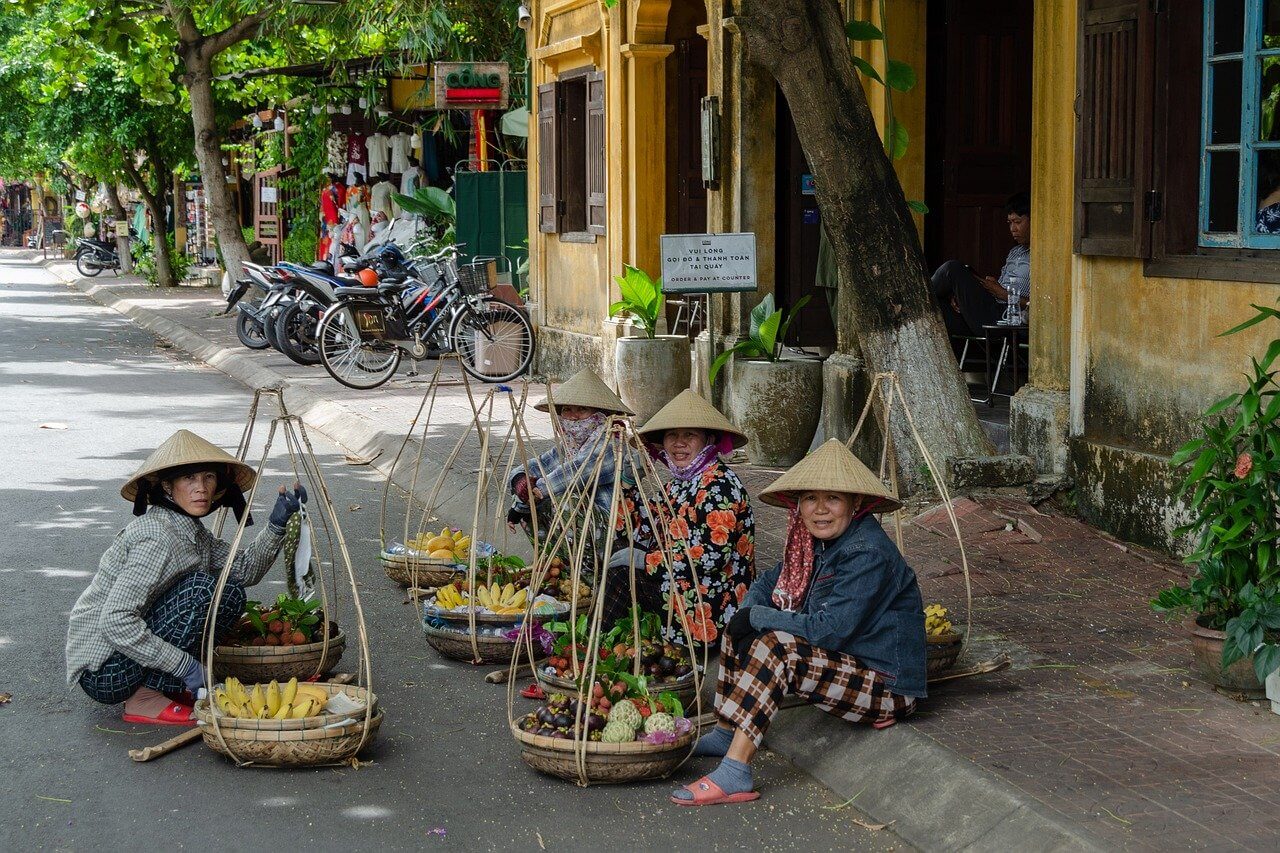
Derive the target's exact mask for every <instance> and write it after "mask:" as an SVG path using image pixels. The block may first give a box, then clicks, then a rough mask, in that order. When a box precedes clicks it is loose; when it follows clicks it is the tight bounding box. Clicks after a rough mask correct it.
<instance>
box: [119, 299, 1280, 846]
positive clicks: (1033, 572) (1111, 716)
mask: <svg viewBox="0 0 1280 853" xmlns="http://www.w3.org/2000/svg"><path fill="white" fill-rule="evenodd" d="M102 283H103V284H107V285H109V286H110V287H111V288H112V289H113V291H115V292H117V293H119V294H121V295H125V296H127V297H128V298H129V299H131V300H133V301H134V302H135V303H136V304H138V305H141V306H143V307H146V308H148V309H150V310H154V311H156V312H158V313H162V314H163V315H165V316H167V317H169V318H170V319H172V320H174V321H175V322H179V323H182V324H183V325H185V326H187V327H189V328H191V329H193V330H196V331H198V332H200V333H202V334H204V335H206V336H207V337H208V338H209V339H210V340H214V341H216V342H219V343H221V344H225V345H226V346H228V347H238V346H239V345H238V343H237V342H236V341H235V338H234V333H233V330H232V328H231V324H230V320H229V319H228V318H220V317H215V316H214V314H215V311H216V308H217V307H218V306H219V304H220V302H221V298H220V295H219V294H218V292H217V291H216V289H209V288H190V287H183V288H179V289H175V290H171V291H158V290H155V289H152V288H146V287H142V286H140V285H136V284H131V283H129V282H128V280H120V281H118V282H116V281H111V280H107V281H104V282H102ZM255 357H257V358H261V359H262V361H263V364H265V365H266V366H269V367H271V368H272V369H274V370H276V371H278V372H279V373H281V374H283V375H285V376H287V377H288V378H289V380H290V381H291V382H298V383H302V384H305V385H307V386H309V387H311V388H312V389H313V390H315V391H317V392H319V393H324V394H325V395H326V397H328V398H329V399H331V400H333V401H334V402H335V404H337V405H339V406H341V407H343V408H345V409H347V410H348V411H351V412H354V413H358V414H360V415H361V416H363V417H366V418H370V419H373V420H376V421H378V422H379V423H381V424H383V425H384V426H385V428H386V429H388V430H392V429H399V430H403V429H406V428H407V427H408V424H409V421H410V419H411V418H412V416H413V413H414V411H415V409H416V408H417V405H418V403H419V402H420V401H421V398H422V394H423V392H424V390H425V387H426V384H427V382H428V380H429V379H430V373H429V372H428V373H424V374H423V375H422V376H419V377H416V378H415V377H406V376H399V377H397V378H396V379H394V380H393V381H392V382H390V383H388V385H386V386H384V387H383V388H381V389H378V390H377V391H375V392H358V391H353V390H351V389H346V388H343V387H342V386H339V385H338V384H337V383H336V382H333V381H332V380H330V379H329V377H328V376H327V375H326V374H325V373H324V372H323V370H322V369H321V368H319V367H315V368H308V367H302V366H299V365H295V364H293V363H292V362H290V361H288V360H287V359H286V358H285V357H284V356H282V355H280V354H278V353H276V352H274V351H264V352H261V353H258V354H256V356H255ZM427 369H429V370H430V369H433V366H431V365H430V363H428V365H427ZM533 393H536V391H535V392H531V394H533ZM538 396H540V395H538ZM469 413H470V408H469V404H468V403H467V401H466V397H465V392H464V391H463V389H462V387H461V386H460V385H458V384H454V385H451V386H448V387H446V388H444V389H442V391H441V400H440V404H439V408H438V409H437V413H436V416H435V418H434V419H433V430H432V436H433V437H435V438H438V439H441V441H437V442H434V443H435V444H449V445H451V444H452V442H451V441H450V440H449V439H451V438H453V437H454V436H456V435H458V434H459V432H460V431H461V430H463V429H465V423H466V421H467V419H468V417H469ZM529 425H530V428H531V429H532V430H533V431H534V433H535V434H536V435H538V436H540V437H543V438H545V437H546V436H547V435H548V425H547V423H546V421H545V419H543V418H541V417H536V418H531V419H530V424H529ZM735 468H736V470H737V471H738V472H739V474H740V475H741V476H742V478H743V480H744V481H745V483H746V484H747V486H748V488H749V490H750V491H751V492H752V493H758V492H759V491H760V489H762V488H763V487H764V486H766V485H768V484H769V483H770V482H772V480H773V479H774V478H775V477H776V476H777V475H778V474H779V473H780V472H779V471H769V470H765V469H760V468H754V467H752V466H749V465H746V464H737V465H735ZM940 509H941V508H940V507H939V508H934V509H933V510H931V511H928V510H927V511H925V512H924V513H922V514H920V515H917V516H916V517H915V518H914V519H912V520H910V521H908V522H907V523H906V524H905V525H904V537H905V551H906V554H907V558H908V560H909V562H910V563H911V564H912V565H913V567H914V568H915V569H916V571H917V574H918V575H919V577H920V581H921V586H922V588H923V590H924V595H925V599H926V602H932V601H940V602H942V603H944V604H945V605H947V607H949V608H950V609H951V610H952V613H953V616H954V617H955V618H956V619H957V621H962V620H963V616H962V614H963V608H964V592H963V580H962V577H961V572H960V563H959V554H958V551H957V548H956V545H955V542H954V540H953V539H952V538H951V535H950V527H949V524H948V523H947V520H946V517H945V514H943V513H942V512H941V511H940ZM956 510H957V514H958V515H959V516H960V522H961V525H962V529H963V531H964V534H965V540H966V547H967V552H968V556H969V562H970V569H971V577H972V581H973V593H974V599H973V633H972V651H971V652H967V653H966V657H965V659H969V658H974V659H980V658H982V657H985V656H986V655H988V654H990V653H991V652H993V651H1004V652H1007V653H1009V654H1010V655H1011V656H1012V657H1013V658H1014V660H1015V665H1014V667H1013V668H1012V669H1011V670H1008V671H1006V672H1003V673H999V674H996V675H988V676H984V677H980V678H974V679H969V680H964V681H959V682H955V683H952V684H948V685H941V686H938V687H937V688H936V689H935V690H934V693H933V695H932V696H931V698H930V699H929V700H928V701H927V702H926V703H925V704H924V705H923V706H922V709H921V710H920V712H919V713H917V714H916V716H915V717H914V718H913V719H912V720H911V721H910V722H909V723H908V725H911V726H913V727H914V728H915V729H916V730H917V731H918V732H921V733H923V734H925V735H926V736H928V737H930V738H932V739H934V740H935V741H936V742H938V743H939V744H942V745H944V746H945V747H947V748H949V749H951V750H952V751H954V752H955V753H958V754H959V755H961V756H963V757H964V758H966V759H968V760H970V761H972V762H974V763H975V764H976V765H978V766H979V767H981V768H983V769H985V770H986V771H988V772H990V773H993V774H995V775H997V776H999V777H1001V778H1003V779H1004V780H1006V781H1007V782H1009V783H1010V784H1012V785H1014V786H1015V787H1017V788H1018V789H1020V790H1022V791H1024V792H1025V793H1027V794H1028V795H1030V796H1032V797H1034V798H1035V799H1036V800H1038V801H1040V802H1041V803H1042V804H1044V806H1046V807H1047V808H1048V809H1049V810H1050V811H1051V812H1052V813H1054V814H1055V815H1056V816H1058V817H1060V818H1061V819H1062V820H1064V821H1066V822H1070V823H1074V824H1077V825H1080V826H1083V827H1084V828H1085V829H1087V830H1088V831H1090V832H1092V833H1094V834H1095V835H1096V836H1097V837H1099V838H1101V839H1103V840H1104V841H1105V842H1106V843H1107V844H1109V845H1114V846H1116V847H1125V848H1132V849H1155V848H1158V847H1169V846H1177V847H1203V848H1211V849H1215V848H1227V847H1244V848H1248V849H1271V848H1274V847H1275V846H1276V845H1275V839H1276V838H1277V837H1280V808H1277V806H1280V762H1276V761H1274V759H1276V758H1277V755H1280V718H1277V717H1275V716H1274V715H1272V714H1271V713H1270V711H1269V709H1268V708H1267V707H1266V703H1265V702H1259V703H1248V702H1244V703H1242V702H1236V701H1234V700H1232V699H1229V698H1226V697H1224V696H1220V695H1218V694H1216V693H1214V692H1213V691H1212V690H1211V688H1210V687H1209V686H1208V685H1207V684H1206V683H1205V682H1203V681H1201V680H1200V679H1198V678H1197V677H1195V676H1194V675H1192V674H1191V673H1190V672H1189V671H1188V665H1189V660H1190V651H1189V645H1188V642H1187V639H1186V637H1185V634H1184V633H1183V632H1182V630H1181V629H1180V628H1179V626H1177V625H1176V624H1170V623H1168V622H1165V621H1162V620H1160V619H1158V618H1157V617H1156V616H1155V615H1154V614H1153V613H1152V612H1151V610H1150V608H1149V607H1148V606H1147V602H1148V601H1149V600H1150V599H1151V597H1152V596H1154V595H1155V593H1156V592H1157V591H1158V590H1159V589H1161V588H1162V587H1163V586H1165V585H1167V584H1168V583H1169V582H1171V581H1173V580H1176V579H1177V578H1178V577H1179V576H1180V574H1181V573H1182V568H1181V567H1180V566H1179V565H1177V564H1176V563H1173V562H1170V561H1168V560H1166V559H1163V558H1161V557H1160V556H1158V555H1153V554H1151V553H1148V552H1145V551H1142V550H1141V549H1138V548H1136V547H1131V546H1127V545H1124V544H1122V543H1119V542H1116V541H1114V540H1112V539H1110V538H1108V537H1106V536H1105V535H1103V534H1101V533H1099V532H1098V531H1095V530H1093V529H1092V528H1090V527H1088V526H1086V525H1084V524H1083V523H1081V522H1079V521H1077V520H1075V519H1074V518H1070V517H1067V516H1064V515H1063V514H1061V513H1059V512H1057V511H1054V510H1051V509H1036V508H1034V507H1032V506H1030V505H1029V504H1028V503H1027V502H1026V501H1025V500H1019V499H1018V498H1016V497H1010V496H1003V495H1001V496H989V495H988V496H981V497H978V498H976V499H975V498H958V499H957V501H956ZM756 513H757V516H756V517H757V525H758V538H759V544H758V547H759V554H760V564H761V565H768V564H771V563H772V561H774V560H776V559H777V557H778V555H779V554H780V553H781V549H782V535H783V532H784V524H785V516H784V514H783V512H782V511H781V510H777V509H774V508H771V507H768V506H766V505H763V504H760V503H758V502H757V506H756ZM963 660H964V659H962V662H963Z"/></svg>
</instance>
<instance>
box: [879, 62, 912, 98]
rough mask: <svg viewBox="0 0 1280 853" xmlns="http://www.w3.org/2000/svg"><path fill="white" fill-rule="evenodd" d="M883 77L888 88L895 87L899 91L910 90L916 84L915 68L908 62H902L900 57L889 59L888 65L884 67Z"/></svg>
mask: <svg viewBox="0 0 1280 853" xmlns="http://www.w3.org/2000/svg"><path fill="white" fill-rule="evenodd" d="M884 79H885V83H887V84H888V86H889V88H890V89H896V90H898V91H899V92H910V91H911V90H912V89H913V88H915V85H916V70H915V69H914V68H912V67H911V65H910V63H907V62H903V61H902V60H900V59H890V60H889V65H888V67H887V68H886V69H885V75H884Z"/></svg>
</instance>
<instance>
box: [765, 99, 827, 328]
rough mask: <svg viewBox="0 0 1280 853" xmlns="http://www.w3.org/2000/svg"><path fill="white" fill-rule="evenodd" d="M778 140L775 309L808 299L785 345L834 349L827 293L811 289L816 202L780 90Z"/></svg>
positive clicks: (815, 254) (816, 235)
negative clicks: (809, 297) (807, 297)
mask: <svg viewBox="0 0 1280 853" xmlns="http://www.w3.org/2000/svg"><path fill="white" fill-rule="evenodd" d="M777 137H778V160H777V171H776V175H777V238H776V239H777V245H776V247H775V248H774V269H775V271H776V281H775V284H774V296H773V298H774V299H775V300H776V301H777V304H778V307H780V308H787V309H790V307H791V306H792V305H795V304H796V302H798V301H799V300H800V299H802V298H803V297H805V296H811V297H812V298H811V299H810V300H809V303H808V304H807V305H806V306H805V307H804V308H803V309H802V310H801V311H800V313H799V315H797V317H796V319H795V320H794V321H793V322H792V324H791V328H790V329H789V330H788V334H787V341H786V343H788V344H793V345H796V346H802V347H831V346H835V343H836V329H835V325H834V324H833V323H832V321H831V309H830V308H829V307H828V305H827V294H826V289H825V288H821V287H816V286H815V284H814V277H815V276H816V274H817V271H818V241H819V239H820V238H821V235H822V230H821V229H822V219H821V215H820V213H819V212H818V199H817V197H816V196H815V195H813V194H812V187H811V182H810V181H809V179H808V175H809V164H808V162H807V161H806V160H805V156H804V149H803V148H801V147H800V137H799V136H797V135H796V126H795V122H794V121H793V120H792V118H791V109H790V107H788V106H787V99H786V97H784V96H783V94H782V90H781V89H779V90H778V123H777Z"/></svg>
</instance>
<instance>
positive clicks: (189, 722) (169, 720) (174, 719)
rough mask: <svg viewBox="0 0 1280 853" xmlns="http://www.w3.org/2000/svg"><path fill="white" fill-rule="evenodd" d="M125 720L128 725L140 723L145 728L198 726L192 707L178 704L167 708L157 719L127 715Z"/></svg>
mask: <svg viewBox="0 0 1280 853" xmlns="http://www.w3.org/2000/svg"><path fill="white" fill-rule="evenodd" d="M123 719H124V721H125V722H126V723H140V724H142V725H145V726H194V725H195V724H196V721H195V719H194V718H193V717H192V716H191V706H190V705H183V704H181V703H178V702H174V703H173V704H172V705H168V706H166V707H165V709H164V710H163V711H161V712H160V714H159V716H156V717H144V716H142V715H141V714H125V715H124V717H123Z"/></svg>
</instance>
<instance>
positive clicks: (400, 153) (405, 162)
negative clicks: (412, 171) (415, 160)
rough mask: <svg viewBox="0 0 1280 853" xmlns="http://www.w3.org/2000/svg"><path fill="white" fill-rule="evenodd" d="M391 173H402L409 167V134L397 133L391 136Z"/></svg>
mask: <svg viewBox="0 0 1280 853" xmlns="http://www.w3.org/2000/svg"><path fill="white" fill-rule="evenodd" d="M390 144H391V169H390V171H391V173H392V174H395V175H399V174H403V173H404V172H405V171H407V170H408V169H409V154H410V151H411V146H410V142H409V134H407V133H403V132H401V133H397V134H396V135H395V136H393V137H391V140H390Z"/></svg>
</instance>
